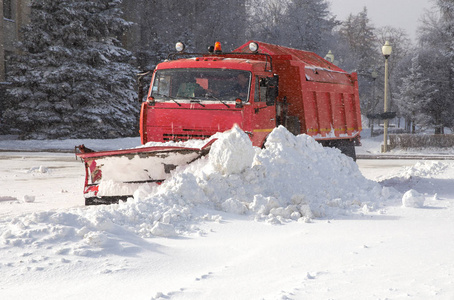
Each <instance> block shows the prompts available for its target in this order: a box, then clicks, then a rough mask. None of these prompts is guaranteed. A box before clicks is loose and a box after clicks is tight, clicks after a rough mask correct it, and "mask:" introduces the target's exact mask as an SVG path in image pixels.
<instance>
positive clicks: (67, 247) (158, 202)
mask: <svg viewBox="0 0 454 300" xmlns="http://www.w3.org/2000/svg"><path fill="white" fill-rule="evenodd" d="M215 138H217V141H216V142H215V143H214V144H213V146H212V150H211V152H210V155H209V157H205V158H202V159H200V160H198V161H196V162H194V163H192V164H191V165H189V166H185V167H179V168H177V169H176V170H175V171H174V173H173V175H172V177H171V178H170V179H168V180H167V181H165V182H164V183H163V184H162V185H161V186H157V187H150V186H142V187H140V188H139V189H138V190H137V191H136V192H135V193H134V198H130V199H128V201H127V202H122V203H119V204H115V205H110V206H96V207H84V208H79V209H72V210H66V211H48V212H39V213H33V214H29V215H24V216H21V217H16V218H13V219H10V220H6V221H4V222H3V223H2V224H0V228H1V231H0V232H2V234H1V236H0V243H1V244H3V247H14V246H26V245H40V246H43V245H49V244H50V247H51V248H52V247H53V246H52V244H53V245H54V251H55V252H56V253H62V254H75V255H83V256H98V255H103V254H105V253H112V252H114V253H118V252H124V251H133V249H135V248H136V247H137V244H140V243H138V242H137V235H138V236H140V237H151V236H164V237H172V236H177V235H185V234H191V233H200V234H201V233H202V232H200V230H199V229H198V227H197V223H199V222H204V221H218V222H219V221H221V220H222V217H221V215H223V216H224V217H225V216H229V217H232V218H234V217H235V215H245V216H247V217H250V218H251V219H255V220H257V221H265V222H270V223H272V224H281V223H285V222H290V221H292V220H295V221H299V222H310V220H311V219H313V218H334V217H336V216H339V215H348V214H353V213H368V212H372V211H376V210H378V209H379V208H380V206H381V203H383V202H384V201H386V200H387V199H388V198H394V197H395V196H396V195H395V194H394V192H393V189H391V188H387V187H382V186H381V185H380V184H378V183H376V182H374V181H371V180H368V179H366V178H365V177H364V176H363V175H362V174H361V173H360V171H359V169H358V166H357V165H356V163H355V162H353V160H352V159H351V158H349V157H346V156H344V155H342V154H341V153H340V151H339V150H337V149H331V148H323V147H322V146H321V145H320V144H319V143H317V142H316V141H315V140H314V139H312V138H311V137H309V136H307V135H299V136H294V135H292V134H291V133H290V132H288V131H287V130H286V129H285V128H284V127H279V128H276V129H275V130H274V131H273V132H272V133H271V134H270V136H269V138H268V140H267V142H266V148H265V149H259V148H256V147H253V146H252V144H251V142H250V140H249V138H248V136H247V135H246V134H245V133H244V132H243V131H241V130H240V129H239V128H236V127H235V128H233V129H232V130H230V131H228V132H225V133H220V134H217V135H216V136H215ZM225 213H227V214H225Z"/></svg>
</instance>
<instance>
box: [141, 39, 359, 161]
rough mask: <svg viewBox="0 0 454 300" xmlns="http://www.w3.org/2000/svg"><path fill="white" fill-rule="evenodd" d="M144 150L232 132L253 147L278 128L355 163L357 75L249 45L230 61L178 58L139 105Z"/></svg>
mask: <svg viewBox="0 0 454 300" xmlns="http://www.w3.org/2000/svg"><path fill="white" fill-rule="evenodd" d="M140 122H141V123H140V133H141V139H142V143H143V144H146V143H147V142H166V141H186V140H191V139H205V138H208V137H210V136H212V135H213V134H215V133H216V132H223V131H226V130H229V129H231V128H232V127H233V126H234V125H235V124H236V125H238V126H239V127H240V128H241V129H242V130H243V131H244V132H246V133H247V134H248V135H249V137H250V138H251V141H252V143H253V145H254V146H258V147H263V146H264V143H265V141H266V138H267V136H268V134H269V133H270V132H271V131H272V130H273V129H274V128H275V127H277V126H279V125H283V126H285V127H286V128H287V129H288V130H289V131H290V132H292V133H294V134H301V133H306V134H308V135H311V136H313V137H314V138H315V139H316V140H317V141H319V142H320V143H322V144H323V145H324V146H330V147H337V148H339V149H341V151H342V152H344V153H346V154H347V155H349V156H351V157H352V158H355V153H354V145H357V144H359V134H360V131H361V114H360V108H359V97H358V84H357V76H356V74H355V73H352V74H349V73H347V72H345V71H344V70H342V69H340V68H339V67H337V66H335V65H333V64H332V63H330V62H329V61H326V60H324V59H323V58H321V57H320V56H318V55H316V54H314V53H311V52H306V51H301V50H297V49H292V48H287V47H282V46H277V45H271V44H267V43H261V42H255V41H250V42H248V43H246V44H244V45H242V46H240V47H239V48H237V49H235V50H234V51H233V52H230V53H223V52H222V51H221V50H220V48H219V49H214V51H212V52H209V53H205V54H190V53H184V52H180V53H176V54H174V55H171V56H169V59H167V60H166V61H164V62H162V63H160V64H158V65H157V67H156V69H155V70H154V72H153V76H152V82H151V86H150V89H149V92H148V95H147V100H146V101H145V102H143V103H142V109H141V121H140Z"/></svg>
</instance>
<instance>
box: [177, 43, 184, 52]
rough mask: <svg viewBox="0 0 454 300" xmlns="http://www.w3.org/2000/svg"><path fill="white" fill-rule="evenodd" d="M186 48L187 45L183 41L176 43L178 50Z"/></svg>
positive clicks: (181, 50)
mask: <svg viewBox="0 0 454 300" xmlns="http://www.w3.org/2000/svg"><path fill="white" fill-rule="evenodd" d="M185 48H186V46H185V45H184V43H183V42H178V43H176V44H175V49H176V50H177V51H178V52H183V51H184V49H185Z"/></svg>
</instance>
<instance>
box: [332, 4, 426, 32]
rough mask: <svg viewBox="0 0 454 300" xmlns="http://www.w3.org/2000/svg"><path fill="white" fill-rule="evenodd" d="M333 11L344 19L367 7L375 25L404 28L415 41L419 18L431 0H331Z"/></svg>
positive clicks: (339, 18)
mask: <svg viewBox="0 0 454 300" xmlns="http://www.w3.org/2000/svg"><path fill="white" fill-rule="evenodd" d="M329 2H331V12H332V13H333V14H334V15H336V16H337V19H338V20H341V21H344V20H345V19H346V18H347V17H348V15H349V14H350V13H353V14H355V15H356V14H358V13H359V12H361V11H362V10H363V8H364V7H367V15H368V16H369V19H370V20H371V22H372V24H373V25H374V26H375V27H383V26H387V25H389V26H392V27H397V28H402V29H404V30H405V31H406V32H407V33H408V35H409V37H410V38H411V39H412V40H413V41H415V37H416V29H417V27H418V19H419V18H420V17H421V15H422V14H423V13H424V10H425V9H431V8H432V7H433V2H432V1H431V0H329Z"/></svg>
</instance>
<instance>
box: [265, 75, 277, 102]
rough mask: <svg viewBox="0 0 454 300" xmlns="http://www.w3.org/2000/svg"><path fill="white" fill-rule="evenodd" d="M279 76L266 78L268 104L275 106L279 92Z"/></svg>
mask: <svg viewBox="0 0 454 300" xmlns="http://www.w3.org/2000/svg"><path fill="white" fill-rule="evenodd" d="M278 85H279V76H277V75H274V76H273V77H267V78H266V105H268V106H273V105H274V104H275V102H276V98H277V95H278V93H279V88H278Z"/></svg>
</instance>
